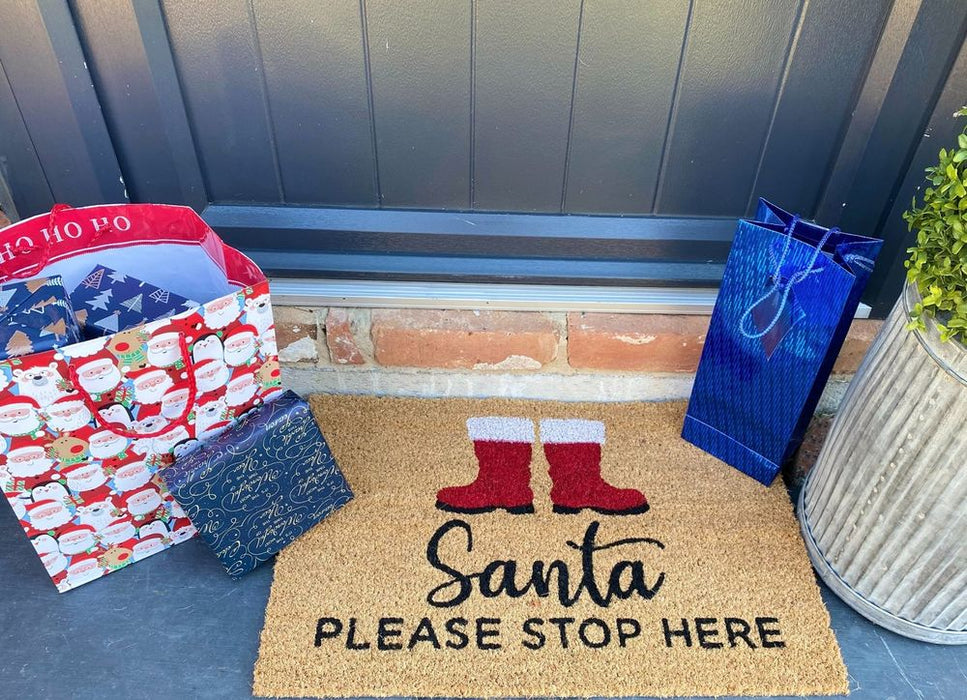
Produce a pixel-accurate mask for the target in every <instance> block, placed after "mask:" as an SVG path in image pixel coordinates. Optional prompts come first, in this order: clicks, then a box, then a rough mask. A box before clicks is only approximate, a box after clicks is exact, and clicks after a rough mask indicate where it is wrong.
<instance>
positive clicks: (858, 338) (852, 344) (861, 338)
mask: <svg viewBox="0 0 967 700" xmlns="http://www.w3.org/2000/svg"><path fill="white" fill-rule="evenodd" d="M882 325H883V321H877V320H873V319H855V320H854V321H853V324H852V325H851V326H850V327H849V333H847V334H846V340H845V341H843V348H842V349H841V350H840V351H839V357H837V358H836V364H835V365H833V374H850V373H852V372H855V371H856V370H857V369H858V368H859V366H860V363H861V362H862V361H863V357H864V356H865V355H866V351H867V350H868V349H869V347H870V343H872V342H873V339H874V338H876V334H877V333H879V332H880V326H882Z"/></svg>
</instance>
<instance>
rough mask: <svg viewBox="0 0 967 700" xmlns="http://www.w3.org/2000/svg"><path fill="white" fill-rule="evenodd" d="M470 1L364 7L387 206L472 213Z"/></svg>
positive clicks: (387, 0)
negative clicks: (470, 210) (470, 211)
mask: <svg viewBox="0 0 967 700" xmlns="http://www.w3.org/2000/svg"><path fill="white" fill-rule="evenodd" d="M470 6H471V3H470V0H423V1H421V2H406V3H401V2H398V1H397V0H366V16H367V27H368V35H369V56H370V67H371V70H372V90H373V114H374V117H375V123H376V152H377V153H378V156H379V185H380V192H381V194H382V202H381V203H382V205H383V206H386V207H423V208H426V207H433V208H440V209H469V208H470V21H471V13H470Z"/></svg>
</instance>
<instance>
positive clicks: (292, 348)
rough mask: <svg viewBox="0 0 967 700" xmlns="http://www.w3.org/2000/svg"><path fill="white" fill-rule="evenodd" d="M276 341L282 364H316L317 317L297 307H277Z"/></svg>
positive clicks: (275, 310)
mask: <svg viewBox="0 0 967 700" xmlns="http://www.w3.org/2000/svg"><path fill="white" fill-rule="evenodd" d="M272 313H273V316H274V317H275V340H276V345H278V348H279V359H280V360H281V361H282V362H315V361H316V360H317V359H318V351H317V349H316V340H317V338H318V329H317V328H316V315H315V314H314V313H313V312H312V310H311V309H303V308H299V307H296V306H277V307H275V308H274V309H273V310H272Z"/></svg>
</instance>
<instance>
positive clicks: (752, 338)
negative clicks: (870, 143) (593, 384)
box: [682, 199, 883, 484]
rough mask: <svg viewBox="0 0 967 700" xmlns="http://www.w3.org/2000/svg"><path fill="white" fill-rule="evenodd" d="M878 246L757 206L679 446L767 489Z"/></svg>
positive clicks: (741, 233)
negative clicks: (715, 460)
mask: <svg viewBox="0 0 967 700" xmlns="http://www.w3.org/2000/svg"><path fill="white" fill-rule="evenodd" d="M882 243H883V242H882V241H881V240H879V239H876V238H867V237H864V236H857V235H853V234H850V233H844V232H842V231H840V230H839V229H835V228H832V229H826V228H823V227H822V226H818V225H816V224H814V223H810V222H807V221H802V220H800V219H799V217H798V216H793V215H792V214H789V213H788V212H785V211H783V210H782V209H779V208H778V207H776V206H774V205H772V204H770V203H769V202H766V201H765V200H762V199H760V200H759V207H758V210H757V212H756V220H754V221H750V220H746V219H742V220H740V221H739V224H738V227H737V228H736V231H735V237H734V239H733V241H732V249H731V251H730V252H729V258H728V261H727V262H726V265H725V274H724V276H723V278H722V286H721V287H720V289H719V294H718V298H717V300H716V302H715V309H714V310H713V312H712V319H711V323H710V324H709V330H708V336H707V337H706V341H705V347H704V349H703V351H702V359H701V361H700V362H699V366H698V373H697V375H696V377H695V385H694V387H693V388H692V396H691V399H690V400H689V403H688V411H687V413H686V415H685V424H684V427H683V428H682V437H683V438H684V439H685V440H687V441H689V442H690V443H692V444H693V445H696V446H697V447H700V448H702V449H703V450H705V451H706V452H708V453H710V454H712V455H714V456H716V457H718V458H719V459H721V460H722V461H724V462H727V463H728V464H730V465H732V466H733V467H735V468H736V469H739V470H740V471H742V472H744V473H746V474H748V475H749V476H751V477H753V478H754V479H756V480H758V481H761V482H762V483H763V484H770V483H771V482H772V480H773V479H774V478H775V476H776V474H777V473H778V472H779V470H780V468H781V467H782V465H783V463H784V462H786V460H788V459H789V458H790V457H791V456H792V454H793V453H794V452H795V450H796V448H797V447H798V446H799V443H800V442H801V441H802V437H803V434H804V433H805V431H806V427H807V425H808V424H809V419H810V417H811V416H812V414H813V412H814V411H815V409H816V404H817V403H818V402H819V397H820V395H821V394H822V391H823V387H824V386H825V385H826V380H827V379H828V378H829V373H830V372H831V371H832V368H833V363H834V362H835V360H836V356H837V355H838V354H839V350H840V347H841V346H842V344H843V340H844V339H845V337H846V332H847V331H848V330H849V326H850V323H851V321H852V319H853V315H854V314H855V313H856V307H857V306H858V305H859V301H860V295H861V294H862V293H863V289H864V287H865V286H866V283H867V281H868V280H869V277H870V273H871V272H872V270H873V263H874V261H875V260H876V256H877V255H878V254H879V252H880V247H881V245H882Z"/></svg>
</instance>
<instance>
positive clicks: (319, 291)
mask: <svg viewBox="0 0 967 700" xmlns="http://www.w3.org/2000/svg"><path fill="white" fill-rule="evenodd" d="M271 285H272V297H273V299H274V301H275V303H277V304H283V305H289V306H345V307H361V308H426V309H493V310H500V311H595V312H601V313H635V314H695V315H708V314H710V313H712V307H713V306H714V305H715V297H716V294H717V292H718V290H717V289H714V288H683V287H590V286H567V285H550V284H548V285H539V284H485V283H471V282H392V281H381V280H340V279H302V278H293V277H278V278H273V279H272V280H271ZM869 315H870V307H869V306H867V305H866V304H860V307H859V309H857V312H856V318H869Z"/></svg>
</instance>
